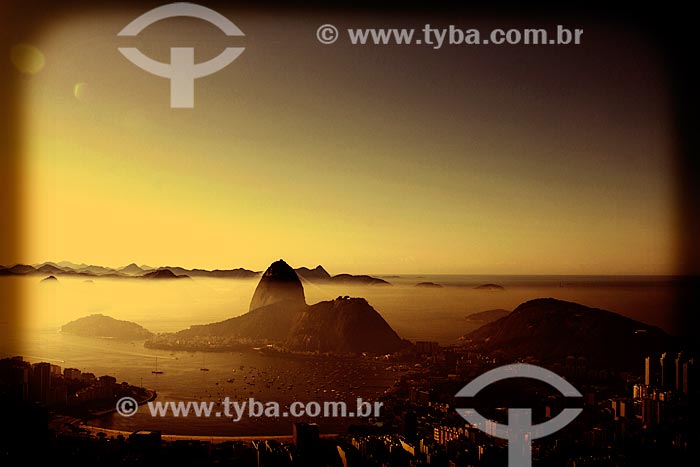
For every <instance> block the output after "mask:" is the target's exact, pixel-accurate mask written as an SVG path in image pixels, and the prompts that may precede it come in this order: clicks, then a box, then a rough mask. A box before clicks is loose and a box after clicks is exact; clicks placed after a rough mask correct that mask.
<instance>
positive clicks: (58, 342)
mask: <svg viewBox="0 0 700 467" xmlns="http://www.w3.org/2000/svg"><path fill="white" fill-rule="evenodd" d="M0 280H3V281H15V282H16V283H17V285H18V286H21V287H23V288H24V290H25V294H26V297H27V306H26V309H25V310H23V317H24V323H23V326H24V327H23V329H24V330H23V332H21V333H19V335H17V336H15V339H14V340H13V341H11V342H10V341H8V342H3V343H0V353H1V355H2V356H9V355H15V354H20V355H24V356H25V358H26V359H27V360H29V361H32V362H36V361H50V362H52V363H56V364H58V365H61V366H62V367H64V368H65V367H75V368H79V369H81V370H83V371H90V372H93V373H95V374H97V375H98V376H99V375H103V374H110V375H113V376H115V377H116V378H117V379H118V380H119V381H128V382H129V383H131V384H136V385H139V384H143V386H145V387H148V388H151V389H155V390H156V391H157V392H158V400H162V401H166V400H167V401H214V402H216V401H218V400H219V399H220V398H223V397H225V396H229V397H230V398H231V399H232V400H233V399H235V400H247V398H248V397H255V398H256V399H257V400H260V401H263V402H265V401H272V400H274V401H278V402H280V403H281V404H283V405H284V404H289V403H291V402H293V401H295V400H301V401H311V400H315V401H323V400H352V401H353V404H354V400H355V398H356V397H358V396H359V397H363V398H364V399H372V398H376V397H377V396H379V395H380V394H381V393H382V392H383V391H384V390H385V389H386V388H388V387H389V386H391V384H392V383H393V381H394V379H395V378H397V377H398V376H400V373H397V372H394V371H392V370H391V369H387V368H386V367H387V365H386V364H382V363H381V362H376V361H371V360H367V361H358V362H356V363H352V364H350V363H348V362H338V361H319V360H311V359H291V358H281V357H270V356H265V355H262V354H260V353H256V352H245V353H241V352H233V353H206V354H203V353H200V352H169V351H158V350H152V349H145V348H144V347H143V343H142V342H119V341H113V340H105V339H90V338H80V337H75V336H66V335H62V334H61V333H60V332H59V329H60V326H61V325H63V324H65V323H66V322H68V321H71V320H73V319H77V318H80V317H82V316H86V315H89V314H92V313H103V314H105V315H109V316H112V317H114V318H117V319H125V320H130V321H135V322H137V323H139V324H141V325H143V326H145V327H146V328H148V329H150V330H151V331H154V332H168V331H175V330H179V329H183V328H186V327H188V326H190V325H192V324H203V323H209V322H213V321H219V320H223V319H226V318H230V317H232V316H237V315H240V314H242V313H244V312H246V311H247V308H248V303H249V300H250V297H251V296H252V294H253V291H254V289H255V286H256V285H257V280H227V279H195V280H191V281H155V282H154V281H139V280H100V279H95V280H93V281H92V282H85V281H83V280H81V279H72V278H59V282H58V283H56V284H40V283H39V278H37V277H21V278H17V277H3V278H0ZM386 280H388V281H390V282H392V283H393V284H395V285H394V286H393V287H359V286H347V285H333V286H330V285H323V286H319V285H314V284H308V283H307V284H305V285H304V286H305V294H306V298H307V302H308V303H315V302H318V301H320V300H328V299H332V298H335V297H337V296H339V295H350V296H361V297H365V298H367V300H368V301H369V303H370V304H371V305H373V306H374V308H375V309H376V310H377V311H379V312H380V313H381V314H382V316H384V318H385V319H386V320H387V322H388V323H389V324H390V325H391V326H392V327H393V328H394V329H395V330H396V331H397V332H398V333H399V335H401V336H402V337H404V338H407V339H410V340H437V341H440V342H441V343H443V344H449V343H454V342H457V339H458V338H459V337H460V336H462V335H464V334H465V333H467V332H469V331H471V330H473V329H474V328H475V327H476V326H477V325H476V324H474V323H472V322H469V321H468V320H466V319H465V317H466V316H468V315H470V314H472V313H475V312H479V311H484V310H488V309H495V308H503V309H508V310H512V309H513V308H515V307H516V306H517V305H518V304H520V303H522V302H524V301H526V300H529V299H533V298H538V297H554V298H559V299H564V300H571V301H575V302H579V303H582V304H585V305H588V306H594V307H599V308H604V309H609V310H611V311H615V312H618V313H621V314H623V315H626V316H629V317H631V318H634V319H637V320H640V321H643V322H646V323H649V324H654V325H657V326H660V327H662V328H664V329H665V330H667V331H670V332H673V331H674V320H673V316H672V315H671V314H670V310H671V306H672V303H673V297H674V289H673V287H672V286H671V284H670V283H669V282H668V281H667V280H662V279H659V278H645V277H641V278H640V277H636V278H613V277H581V276H574V277H564V276H401V277H393V276H392V277H386ZM424 281H431V282H436V283H439V284H443V285H445V287H444V288H439V289H424V288H417V287H415V284H416V283H418V282H424ZM483 283H496V284H499V285H502V286H504V287H505V290H504V291H485V290H475V289H474V288H473V287H474V286H475V285H479V284H483ZM156 356H157V357H158V358H157V364H158V369H159V370H162V371H163V372H164V373H163V374H161V375H154V374H152V373H151V371H152V370H154V369H155V365H156ZM202 367H206V368H208V369H209V371H200V368H202ZM229 380H232V382H228V381H229ZM291 423H292V421H291V420H290V419H255V420H247V419H244V420H242V421H240V422H237V423H233V422H231V421H230V420H228V419H225V418H215V417H212V418H210V419H204V418H201V419H197V418H195V417H188V418H187V419H183V418H174V417H169V418H166V419H160V418H158V419H153V418H152V417H151V416H150V414H149V413H148V411H147V408H145V407H142V408H141V410H140V411H139V413H137V414H136V415H135V416H133V417H131V418H122V417H120V416H118V415H109V416H106V417H103V418H102V419H100V420H98V421H96V422H95V424H97V425H100V426H103V427H108V428H115V429H123V430H136V429H161V430H163V431H164V432H166V433H170V434H200V435H210V434H211V435H213V434H216V435H262V434H289V433H290V432H291ZM319 423H320V425H321V428H322V430H323V431H325V432H334V431H337V430H340V429H342V428H343V427H344V426H345V424H346V423H347V421H343V420H338V419H325V420H319Z"/></svg>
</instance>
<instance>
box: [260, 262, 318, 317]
mask: <svg viewBox="0 0 700 467" xmlns="http://www.w3.org/2000/svg"><path fill="white" fill-rule="evenodd" d="M275 303H284V306H285V307H287V308H289V309H290V310H297V309H300V308H303V307H304V306H306V299H305V298H304V287H302V285H301V281H300V280H299V277H298V276H297V273H296V272H295V271H294V269H292V268H291V266H289V265H288V264H287V263H285V262H284V261H283V260H279V261H275V262H274V263H272V264H271V265H270V267H268V268H267V270H266V271H265V273H264V274H263V275H262V277H261V278H260V282H258V286H257V287H256V288H255V293H254V294H253V298H252V299H251V300H250V307H249V311H253V310H256V309H258V308H262V307H265V306H267V305H273V304H275Z"/></svg>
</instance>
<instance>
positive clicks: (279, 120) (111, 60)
mask: <svg viewBox="0 0 700 467" xmlns="http://www.w3.org/2000/svg"><path fill="white" fill-rule="evenodd" d="M143 12H144V8H143V7H139V6H135V5H125V6H124V8H123V9H121V10H120V11H118V12H116V11H113V12H101V14H100V21H98V22H96V21H94V18H93V16H91V15H90V14H89V13H87V12H86V13H85V14H84V15H80V16H75V17H70V18H65V19H63V20H61V21H57V22H55V23H53V24H52V26H51V27H49V28H47V29H46V30H44V31H43V33H42V34H41V35H40V36H37V37H36V38H35V39H34V40H33V41H32V42H31V43H30V44H29V45H31V46H33V47H35V49H22V50H25V53H27V54H29V55H31V56H29V57H25V58H26V59H27V62H28V63H36V62H38V61H39V60H40V62H41V64H42V65H43V67H39V69H38V70H33V71H32V73H24V74H23V75H22V78H23V79H22V80H21V82H20V83H19V85H20V86H19V89H20V92H21V93H22V96H23V99H24V102H26V110H25V112H24V118H23V127H24V140H25V141H26V144H25V146H24V152H25V157H24V159H23V160H24V164H23V173H24V177H25V187H26V190H25V193H24V194H23V200H22V201H23V206H24V212H25V216H24V225H23V230H24V231H25V232H26V245H25V251H18V252H15V253H14V256H13V257H12V258H0V262H2V263H7V262H12V261H15V262H17V260H19V259H22V260H23V261H27V262H30V263H39V262H42V261H45V260H46V259H47V258H73V259H74V260H77V262H86V263H88V261H90V262H92V263H97V264H112V265H118V264H129V263H131V262H132V261H133V259H132V258H138V261H142V262H143V263H145V264H149V265H168V264H177V265H178V266H182V267H187V268H193V267H199V268H206V269H214V268H226V267H231V266H227V265H235V266H234V267H243V266H246V267H250V268H253V269H255V270H262V269H264V268H265V267H267V265H268V264H269V263H270V261H271V260H274V259H277V258H280V257H282V258H284V259H285V260H286V261H288V262H289V263H290V264H294V265H312V266H311V267H313V266H315V265H316V264H318V262H317V261H318V260H317V258H323V261H322V264H323V265H324V267H326V268H327V269H328V270H329V271H334V272H347V273H355V274H356V273H365V274H368V273H375V274H376V273H378V272H377V271H383V272H381V274H405V273H418V274H420V273H425V272H430V273H435V274H479V273H481V274H602V273H604V274H613V275H627V274H641V275H668V274H673V273H674V272H675V270H676V269H675V265H676V256H675V255H676V253H675V247H676V235H675V229H674V215H675V214H674V213H675V210H674V206H675V204H674V196H673V186H674V177H673V171H672V170H673V169H672V167H673V164H672V155H673V144H674V141H673V136H672V132H671V126H670V123H671V117H670V115H671V108H670V96H669V93H668V89H667V77H666V75H665V72H664V68H663V64H662V63H661V61H660V58H659V57H658V56H657V54H656V53H655V52H654V50H653V48H652V47H651V46H650V45H649V44H647V43H646V42H645V41H644V40H643V39H642V38H641V37H637V36H635V35H634V34H632V33H630V32H629V31H627V32H625V33H624V34H622V33H620V32H619V31H615V30H612V29H608V28H605V27H603V26H600V25H596V24H583V25H580V26H582V27H584V28H585V29H586V31H587V32H586V41H584V42H583V44H582V45H580V46H576V47H565V48H561V47H529V48H526V49H523V48H520V47H501V48H490V47H482V48H478V47H477V48H457V47H453V48H450V49H449V50H448V49H445V50H439V51H434V50H430V49H425V48H416V47H399V46H387V47H382V48H377V47H352V46H350V45H347V44H340V43H338V44H335V45H334V46H324V45H321V44H319V43H318V42H317V41H316V38H315V36H314V31H315V29H316V28H317V27H318V24H323V23H325V22H337V23H338V24H341V23H342V24H352V25H353V26H356V27H361V26H368V25H375V24H376V23H377V22H378V21H380V18H368V17H365V16H362V15H356V16H353V15H349V16H342V17H340V16H338V14H337V13H329V14H328V15H320V16H319V15H300V16H293V15H292V16H289V15H284V14H279V15H274V14H269V12H267V13H266V14H265V15H261V14H259V12H257V11H255V10H247V9H243V10H237V9H235V8H226V9H224V10H222V11H221V13H222V14H224V15H226V16H228V17H230V18H231V19H232V20H233V21H234V22H235V23H236V24H237V25H238V26H239V27H240V28H241V29H242V30H243V31H244V33H245V34H246V35H245V37H239V38H226V37H224V36H223V35H222V34H220V32H219V31H216V30H215V29H214V28H211V27H210V25H207V24H206V23H205V22H202V21H197V20H195V19H192V18H179V19H172V20H169V21H163V22H158V23H156V24H153V25H152V26H150V27H149V28H147V30H145V31H144V32H143V33H142V34H140V35H139V37H136V38H119V37H117V35H116V34H117V32H119V30H120V29H121V28H122V27H123V26H124V25H125V24H127V23H129V22H130V21H131V20H132V19H133V18H135V17H136V16H138V15H140V14H141V13H143ZM428 19H430V18H426V21H427V20H428ZM435 20H436V21H438V20H439V18H435ZM431 21H432V19H431ZM403 23H407V24H408V23H410V21H408V20H407V19H396V18H393V19H392V24H393V25H394V26H395V27H397V26H398V25H400V24H403ZM476 23H478V24H475V25H482V26H489V25H490V24H491V23H489V22H488V21H484V20H481V21H480V22H479V21H477V22H476ZM175 26H176V27H175ZM543 26H544V25H543ZM173 31H177V32H176V33H175V32H173ZM86 37H89V38H90V40H89V41H85V38H86ZM234 42H235V44H243V45H245V47H246V50H245V52H244V53H243V54H242V55H241V57H240V58H239V59H237V60H236V61H235V62H234V63H233V64H231V65H230V66H228V67H226V68H225V69H224V70H222V71H221V72H219V73H216V74H214V75H211V76H209V77H206V78H203V79H200V80H197V82H196V91H195V94H196V97H195V99H196V106H195V108H194V109H171V108H170V107H169V105H168V93H169V88H168V82H167V80H164V79H161V78H158V77H155V76H153V75H151V74H149V73H146V72H144V71H143V70H141V69H139V68H138V67H135V66H134V65H133V64H132V63H130V62H129V61H128V60H126V59H125V58H124V57H123V56H121V54H120V53H119V52H118V50H117V48H118V47H120V46H124V45H135V46H137V47H139V49H140V50H142V51H143V52H144V53H145V54H147V55H149V56H151V57H153V58H154V59H156V60H166V61H167V57H168V54H169V48H170V47H172V46H178V45H187V46H195V48H196V50H197V55H198V56H199V58H198V59H201V57H202V56H209V55H211V56H213V55H215V54H217V53H219V52H220V50H221V48H222V47H223V46H226V45H231V44H232V43H234ZM20 71H22V70H20ZM457 76H459V77H460V78H459V79H456V77H457ZM629 76H635V79H634V80H630V79H629ZM465 77H466V78H465ZM516 77H517V78H516ZM125 83H128V85H125Z"/></svg>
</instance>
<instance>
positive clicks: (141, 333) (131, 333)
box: [61, 314, 152, 339]
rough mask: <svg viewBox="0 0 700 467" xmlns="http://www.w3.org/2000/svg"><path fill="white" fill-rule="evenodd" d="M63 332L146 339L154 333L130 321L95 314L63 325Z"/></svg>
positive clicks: (84, 335)
mask: <svg viewBox="0 0 700 467" xmlns="http://www.w3.org/2000/svg"><path fill="white" fill-rule="evenodd" d="M61 332H64V333H66V334H75V335H77V336H83V337H110V338H115V339H146V338H148V337H151V336H152V333H151V332H150V331H149V330H147V329H145V328H144V327H142V326H140V325H138V324H136V323H132V322H130V321H122V320H118V319H114V318H112V317H111V316H105V315H102V314H94V315H90V316H85V317H84V318H79V319H76V320H75V321H71V322H70V323H68V324H65V325H63V326H62V327H61Z"/></svg>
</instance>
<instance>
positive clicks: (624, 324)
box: [463, 298, 670, 369]
mask: <svg viewBox="0 0 700 467" xmlns="http://www.w3.org/2000/svg"><path fill="white" fill-rule="evenodd" d="M463 339H464V340H466V341H468V342H471V343H472V344H474V345H476V346H478V347H479V348H480V349H481V350H483V351H486V352H491V353H496V354H499V355H502V356H503V357H505V358H507V359H510V358H519V357H527V356H531V357H534V358H536V359H538V360H540V361H542V362H561V361H563V360H564V359H566V357H567V356H577V357H585V358H586V360H587V362H588V364H590V365H591V366H593V367H598V368H616V369H630V368H635V367H638V366H639V365H640V363H639V362H640V359H642V358H643V357H644V356H646V355H648V354H649V353H658V352H661V351H662V350H665V349H666V346H668V345H669V342H670V337H669V336H668V335H667V334H665V333H664V332H663V331H662V330H661V329H659V328H657V327H654V326H650V325H647V324H644V323H640V322H639V321H635V320H633V319H630V318H627V317H625V316H622V315H619V314H617V313H613V312H611V311H606V310H600V309H597V308H590V307H587V306H584V305H580V304H578V303H573V302H566V301H563V300H556V299H553V298H538V299H535V300H530V301H528V302H525V303H522V304H521V305H519V306H518V307H517V308H516V309H515V310H513V312H512V313H509V314H508V315H507V316H505V317H503V318H501V319H498V320H496V321H493V322H491V323H488V324H486V325H484V326H482V327H480V328H479V329H477V330H475V331H473V332H471V333H469V334H467V335H466V336H464V338H463Z"/></svg>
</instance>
